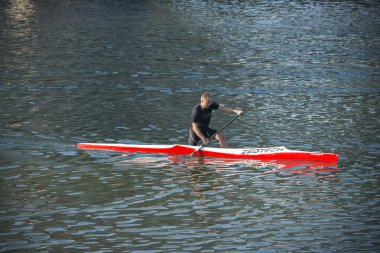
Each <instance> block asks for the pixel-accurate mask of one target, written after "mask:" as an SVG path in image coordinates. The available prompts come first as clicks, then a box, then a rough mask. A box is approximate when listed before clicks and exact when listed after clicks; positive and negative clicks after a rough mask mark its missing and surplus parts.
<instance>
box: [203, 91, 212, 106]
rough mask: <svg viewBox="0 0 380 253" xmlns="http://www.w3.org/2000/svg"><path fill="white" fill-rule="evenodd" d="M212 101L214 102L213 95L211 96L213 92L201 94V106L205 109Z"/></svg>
mask: <svg viewBox="0 0 380 253" xmlns="http://www.w3.org/2000/svg"><path fill="white" fill-rule="evenodd" d="M211 103H212V96H211V94H210V93H208V92H205V93H203V94H202V96H201V107H202V108H203V109H207V108H209V107H210V105H211Z"/></svg>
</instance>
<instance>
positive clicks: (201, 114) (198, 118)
mask: <svg viewBox="0 0 380 253" xmlns="http://www.w3.org/2000/svg"><path fill="white" fill-rule="evenodd" d="M218 108H219V104H218V103H216V102H212V104H211V105H210V106H209V108H207V109H202V107H201V105H199V104H198V105H196V106H194V108H193V111H192V114H191V122H192V123H197V124H198V126H199V128H200V129H201V130H205V129H207V128H209V125H210V121H211V116H212V111H213V110H217V109H218Z"/></svg>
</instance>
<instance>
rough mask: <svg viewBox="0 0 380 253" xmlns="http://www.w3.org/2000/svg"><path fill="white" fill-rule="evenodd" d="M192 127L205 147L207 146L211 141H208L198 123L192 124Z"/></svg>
mask: <svg viewBox="0 0 380 253" xmlns="http://www.w3.org/2000/svg"><path fill="white" fill-rule="evenodd" d="M191 127H192V128H193V131H194V133H195V134H196V135H198V137H199V138H201V140H202V141H203V143H204V144H205V145H207V144H208V143H209V142H210V141H209V139H207V138H206V137H205V136H204V135H203V134H202V131H201V130H200V129H199V127H198V123H191Z"/></svg>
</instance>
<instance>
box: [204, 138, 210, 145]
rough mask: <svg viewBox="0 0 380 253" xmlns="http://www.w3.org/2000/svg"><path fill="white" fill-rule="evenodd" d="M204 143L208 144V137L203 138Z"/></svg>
mask: <svg viewBox="0 0 380 253" xmlns="http://www.w3.org/2000/svg"><path fill="white" fill-rule="evenodd" d="M202 141H203V144H204V145H208V144H209V143H210V140H209V139H208V138H203V139H202Z"/></svg>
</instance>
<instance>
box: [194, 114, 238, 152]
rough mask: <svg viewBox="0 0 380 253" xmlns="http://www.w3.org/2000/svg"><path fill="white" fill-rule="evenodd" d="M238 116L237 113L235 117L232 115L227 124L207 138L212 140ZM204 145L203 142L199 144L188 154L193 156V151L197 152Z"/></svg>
mask: <svg viewBox="0 0 380 253" xmlns="http://www.w3.org/2000/svg"><path fill="white" fill-rule="evenodd" d="M239 116H240V114H237V115H236V116H235V117H233V118H232V119H231V120H230V121H229V122H228V123H227V124H225V125H224V127H222V128H221V129H219V130H218V131H216V133H214V134H213V135H212V136H211V137H210V138H209V140H212V138H214V137H215V136H216V135H217V134H218V133H220V132H221V131H222V130H223V129H225V128H226V127H228V126H229V125H230V124H231V123H232V122H233V121H234V120H235V119H237V118H238V117H239ZM204 146H206V144H205V143H203V144H202V145H200V146H199V147H198V148H196V149H195V150H194V152H193V153H191V154H190V156H193V155H194V154H195V153H197V152H198V151H199V150H200V149H201V148H203V147H204Z"/></svg>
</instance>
